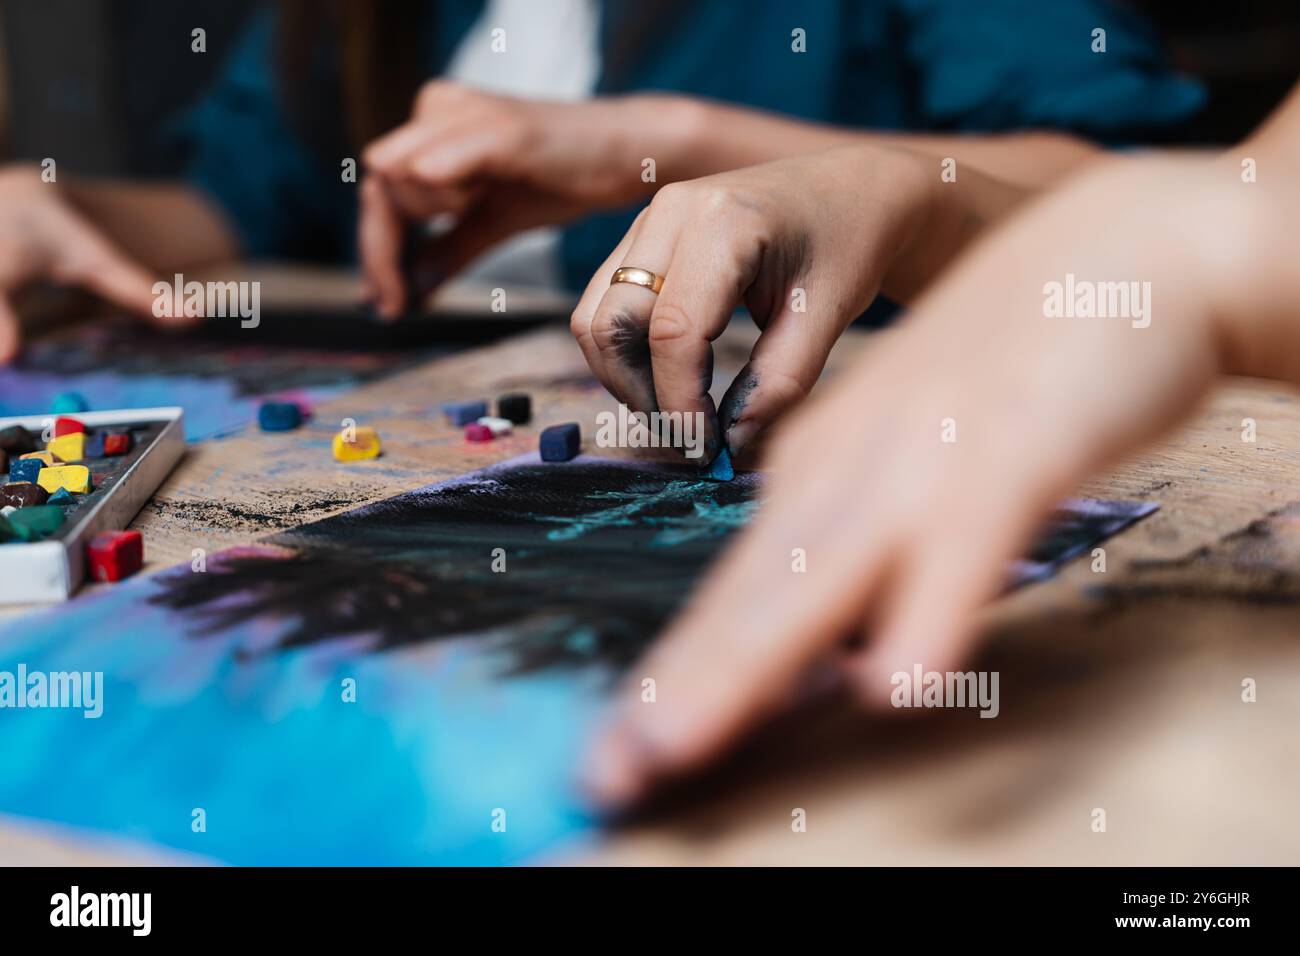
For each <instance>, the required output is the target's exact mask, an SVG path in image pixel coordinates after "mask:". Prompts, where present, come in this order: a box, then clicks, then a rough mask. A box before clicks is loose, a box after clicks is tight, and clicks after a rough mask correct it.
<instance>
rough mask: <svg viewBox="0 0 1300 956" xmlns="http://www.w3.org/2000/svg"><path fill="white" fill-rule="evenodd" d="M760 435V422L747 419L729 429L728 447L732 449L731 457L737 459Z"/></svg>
mask: <svg viewBox="0 0 1300 956" xmlns="http://www.w3.org/2000/svg"><path fill="white" fill-rule="evenodd" d="M757 434H758V422H756V421H752V420H750V419H746V420H744V421H740V422H737V423H736V424H734V425H732V426H731V427H730V428H728V429H727V447H728V448H729V449H731V457H732V458H737V457H739V456H740V453H741V451H743V450H744V448H745V446H746V445H748V444H749V443H750V442H751V441H753V440H754V436H755V435H757Z"/></svg>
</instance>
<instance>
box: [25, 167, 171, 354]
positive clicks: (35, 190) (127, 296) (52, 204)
mask: <svg viewBox="0 0 1300 956" xmlns="http://www.w3.org/2000/svg"><path fill="white" fill-rule="evenodd" d="M42 280H47V281H51V282H58V283H63V284H67V285H72V286H79V287H81V288H83V289H86V290H88V291H90V292H94V293H96V294H98V295H100V296H102V297H103V298H105V299H107V300H108V301H109V302H112V303H114V304H115V305H119V306H121V307H122V308H124V309H127V310H128V311H131V312H134V313H136V314H138V315H142V316H147V317H149V318H151V319H152V318H154V316H153V299H154V296H153V279H152V278H151V277H150V276H149V274H148V273H146V272H145V271H144V269H143V268H142V267H141V266H140V265H139V264H138V263H136V262H134V261H132V260H131V259H130V258H128V257H127V256H126V254H125V253H123V252H122V251H121V250H120V249H119V248H118V247H117V246H116V244H115V243H114V242H113V241H112V240H110V239H108V238H107V237H106V236H105V235H104V234H103V233H102V232H101V231H100V230H99V229H98V228H97V227H96V226H95V225H94V224H93V223H92V222H90V220H88V219H87V218H86V217H85V216H83V215H82V214H81V213H80V212H78V211H77V209H76V208H75V207H74V205H73V204H72V203H70V202H69V201H68V200H67V198H66V196H65V195H64V192H63V190H62V189H61V187H60V186H59V185H58V184H57V183H50V182H43V181H42V179H41V170H40V168H39V167H36V166H27V165H23V166H9V167H6V168H4V169H3V170H0V362H3V361H8V360H9V359H11V358H13V357H14V355H15V354H17V351H18V345H19V339H20V330H19V323H18V317H17V314H16V313H15V312H14V306H13V296H14V295H15V294H16V293H17V292H19V291H20V290H22V289H23V288H25V287H26V286H28V285H31V284H32V283H35V282H39V281H42ZM162 321H167V320H165V319H164V320H162ZM181 321H183V319H182V320H181Z"/></svg>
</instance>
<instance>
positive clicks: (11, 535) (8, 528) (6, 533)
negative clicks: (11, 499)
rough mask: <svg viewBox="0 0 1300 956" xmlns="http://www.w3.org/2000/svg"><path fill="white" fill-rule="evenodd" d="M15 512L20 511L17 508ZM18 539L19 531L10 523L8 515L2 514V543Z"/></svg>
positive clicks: (0, 527)
mask: <svg viewBox="0 0 1300 956" xmlns="http://www.w3.org/2000/svg"><path fill="white" fill-rule="evenodd" d="M13 513H14V514H17V513H18V512H17V510H15V511H14V512H13ZM17 540H18V532H17V531H16V530H14V526H13V525H11V524H10V523H9V518H8V516H7V515H0V544H4V543H5V542H8V541H17Z"/></svg>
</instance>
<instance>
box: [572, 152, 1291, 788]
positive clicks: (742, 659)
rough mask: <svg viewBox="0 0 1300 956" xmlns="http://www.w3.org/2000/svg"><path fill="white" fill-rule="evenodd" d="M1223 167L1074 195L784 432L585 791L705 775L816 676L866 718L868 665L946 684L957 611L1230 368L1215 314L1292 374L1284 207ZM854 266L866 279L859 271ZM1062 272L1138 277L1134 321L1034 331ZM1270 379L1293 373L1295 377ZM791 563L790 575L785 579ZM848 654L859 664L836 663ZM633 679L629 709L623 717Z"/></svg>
mask: <svg viewBox="0 0 1300 956" xmlns="http://www.w3.org/2000/svg"><path fill="white" fill-rule="evenodd" d="M1276 168H1279V169H1280V168H1285V167H1283V166H1279V167H1276ZM1238 172H1239V171H1238V169H1237V168H1236V160H1235V159H1233V160H1232V163H1231V164H1229V165H1226V166H1216V165H1213V164H1208V163H1205V162H1204V161H1201V160H1197V161H1181V162H1174V161H1168V162H1166V161H1151V162H1147V163H1143V164H1141V165H1138V166H1134V167H1131V168H1129V167H1125V168H1122V169H1119V168H1117V169H1113V170H1108V171H1105V172H1102V173H1099V174H1094V175H1090V176H1087V177H1085V179H1084V180H1083V181H1080V182H1078V183H1077V184H1076V185H1073V186H1071V187H1068V188H1067V189H1065V190H1064V191H1062V192H1061V193H1059V194H1057V195H1055V196H1052V197H1050V198H1049V199H1047V200H1046V201H1044V202H1042V203H1040V204H1038V205H1037V206H1035V207H1034V208H1033V209H1032V210H1030V211H1028V212H1026V214H1024V215H1023V216H1021V217H1019V218H1018V219H1017V220H1016V221H1015V222H1014V224H1013V225H1011V226H1009V227H1008V228H1006V229H1004V230H1002V231H1001V232H999V233H998V234H996V235H995V236H994V237H993V238H991V239H989V240H988V241H987V242H985V243H983V244H981V245H980V246H979V247H977V248H976V249H975V250H973V251H972V252H971V254H969V255H968V256H966V257H965V258H964V259H963V260H962V261H961V263H960V264H959V265H957V266H956V267H955V268H954V270H953V271H952V272H951V273H949V274H948V275H947V276H946V277H945V278H944V279H943V280H942V282H941V283H940V284H939V285H938V286H936V287H935V288H934V289H932V290H931V291H930V292H929V293H928V294H927V295H926V296H924V297H923V298H922V299H921V300H920V302H919V303H918V304H917V307H916V308H915V310H914V312H913V313H912V315H911V316H909V318H908V319H907V320H906V321H905V323H904V324H903V327H902V328H900V329H898V330H896V331H891V332H887V333H884V334H883V336H882V340H881V341H878V342H877V343H876V347H875V348H873V349H872V350H871V351H870V352H869V353H868V355H867V356H866V357H865V358H864V360H862V361H861V363H860V364H859V365H858V366H857V367H856V368H855V369H853V370H852V371H850V372H848V373H846V374H845V376H844V378H843V379H842V380H839V381H837V382H836V383H834V385H833V386H832V387H831V389H830V390H829V391H828V392H827V394H825V395H824V396H823V397H821V398H820V400H818V401H816V402H814V403H810V405H809V406H808V407H806V408H805V409H802V410H801V411H799V412H798V413H796V414H795V415H793V416H791V418H790V419H789V420H788V421H787V422H784V423H783V424H782V426H781V430H780V431H779V433H778V434H777V435H776V437H775V439H774V441H773V443H772V446H771V448H770V455H769V457H768V459H767V462H766V466H767V470H768V472H769V474H770V477H769V479H768V481H767V484H766V491H765V501H764V504H763V507H762V509H761V511H760V513H759V515H758V517H757V519H756V520H755V522H754V523H753V525H752V526H751V527H750V528H748V529H747V530H746V531H745V532H744V533H743V534H742V535H741V536H740V537H739V539H738V540H737V541H736V542H735V544H734V546H733V547H732V548H731V549H730V550H729V551H728V553H726V554H725V555H724V557H723V559H722V560H721V561H720V563H719V564H718V565H717V567H716V568H715V570H714V572H713V573H712V574H711V575H710V576H709V577H708V579H707V580H706V581H705V582H704V584H703V586H702V587H701V588H700V590H699V591H698V593H697V594H696V595H695V596H694V598H693V599H692V600H691V602H690V604H689V606H688V607H687V608H686V610H685V612H684V613H683V614H682V615H681V617H680V618H679V619H678V620H677V621H676V622H675V623H674V624H673V625H672V627H671V628H670V629H669V630H668V632H667V633H666V634H665V636H664V637H663V638H662V640H661V641H660V642H659V643H658V644H657V645H656V646H655V648H654V649H653V650H652V651H651V652H650V654H649V656H648V658H647V659H646V660H644V661H642V662H641V663H639V664H638V665H636V666H635V667H634V669H633V672H632V673H631V674H630V675H629V677H630V681H629V684H628V686H627V687H626V688H624V689H623V690H622V691H621V692H620V693H619V694H618V696H617V703H616V707H615V710H616V712H615V715H614V718H613V722H612V724H611V725H610V726H608V727H607V728H606V731H605V733H604V734H603V735H602V738H601V740H600V741H599V742H598V743H597V745H596V746H595V748H594V750H593V752H592V754H591V762H590V766H589V768H588V775H587V780H586V783H587V786H588V788H589V790H590V791H591V793H592V795H593V798H594V799H595V800H596V801H597V802H599V803H603V804H605V805H607V806H618V805H621V804H624V803H627V802H629V801H631V800H634V799H636V798H638V797H640V796H642V795H643V794H644V793H645V792H646V791H647V790H648V789H649V788H650V787H651V786H652V785H653V784H655V783H656V782H657V781H659V780H660V779H662V778H664V777H667V776H671V775H673V774H677V773H680V772H683V771H686V770H690V769H693V768H696V767H698V766H699V765H700V764H702V763H704V762H706V761H708V760H710V759H712V758H714V757H716V756H717V755H718V754H719V753H720V752H721V751H723V750H724V749H725V748H726V747H727V746H729V745H730V744H731V743H732V742H733V741H734V740H735V738H736V737H737V736H738V735H740V734H741V733H742V732H744V731H745V730H746V729H748V728H749V727H751V726H752V725H753V724H754V723H755V722H757V721H759V720H760V719H762V718H764V717H765V716H767V715H769V714H771V713H772V712H773V711H775V710H777V709H780V708H782V707H784V706H787V705H788V703H789V701H790V700H791V699H792V696H793V693H792V692H793V690H794V689H795V687H796V686H797V685H798V683H799V682H800V680H801V678H802V677H803V676H804V675H805V674H806V673H807V671H808V669H809V668H810V667H813V666H820V667H824V666H826V665H827V663H828V662H829V663H830V664H831V665H832V667H834V668H836V669H839V670H841V672H842V673H843V674H844V675H845V676H846V677H847V679H848V680H849V681H850V682H851V684H852V685H854V686H856V687H857V688H858V689H859V690H860V692H861V695H862V697H863V699H864V700H865V701H866V702H867V703H868V704H870V705H872V706H875V707H881V708H885V707H887V702H888V700H889V694H890V691H891V684H890V677H891V675H893V674H894V673H896V672H898V671H906V672H909V673H910V672H911V670H912V668H913V666H914V665H915V664H920V665H921V666H922V667H923V668H924V670H926V671H931V670H934V671H945V670H952V669H955V668H956V666H957V665H958V664H959V663H960V662H961V661H962V660H963V658H965V657H966V656H967V654H968V652H969V651H970V648H971V644H972V641H973V638H974V634H975V620H976V612H977V611H978V609H979V608H980V607H981V606H982V605H983V604H984V603H985V602H987V601H988V600H990V599H991V598H992V597H994V596H995V595H996V594H997V593H999V591H1000V590H1001V588H1002V587H1003V586H1004V584H1005V583H1006V582H1005V579H1004V574H1005V568H1006V565H1007V562H1008V561H1009V560H1010V559H1012V558H1014V557H1016V556H1018V555H1019V554H1020V553H1022V550H1023V549H1024V548H1025V547H1026V546H1027V545H1028V544H1029V543H1030V541H1031V540H1032V537H1033V535H1034V532H1035V531H1036V529H1037V527H1038V526H1039V523H1040V521H1041V520H1042V519H1043V518H1044V516H1045V515H1046V514H1047V513H1048V511H1050V509H1051V507H1052V505H1053V503H1054V502H1056V501H1057V500H1059V498H1060V497H1061V496H1062V495H1064V494H1066V493H1068V492H1069V490H1070V489H1071V488H1072V486H1073V485H1074V484H1075V482H1076V481H1077V480H1078V479H1080V478H1082V477H1083V476H1085V475H1086V474H1088V473H1089V472H1090V471H1092V470H1094V469H1095V468H1097V467H1099V466H1100V465H1102V464H1104V463H1107V462H1110V461H1112V460H1114V459H1115V458H1116V457H1117V456H1119V455H1121V454H1123V453H1125V452H1126V451H1128V450H1130V449H1132V448H1133V447H1134V446H1135V445H1137V444H1138V443H1140V442H1142V441H1144V440H1146V439H1149V438H1150V437H1152V436H1154V435H1156V434H1157V433H1159V432H1160V431H1161V430H1163V429H1165V428H1167V427H1169V426H1170V425H1171V424H1173V423H1174V422H1175V421H1176V420H1177V419H1178V418H1179V417H1180V416H1181V415H1183V414H1184V413H1185V412H1186V410H1187V409H1188V408H1189V407H1191V405H1192V404H1193V403H1194V402H1195V401H1196V399H1197V398H1198V396H1200V395H1201V394H1202V393H1203V392H1204V391H1205V390H1206V389H1207V388H1208V386H1209V385H1210V383H1211V381H1212V380H1213V378H1214V376H1215V374H1216V373H1217V372H1218V371H1220V370H1222V369H1225V368H1226V369H1230V370H1234V371H1241V370H1243V369H1242V367H1241V362H1240V358H1241V356H1244V355H1247V354H1249V353H1250V352H1251V351H1252V344H1251V343H1252V339H1251V338H1250V336H1247V335H1245V334H1243V333H1242V332H1241V329H1240V328H1239V327H1238V324H1237V323H1238V322H1239V321H1240V320H1232V321H1228V320H1226V319H1225V316H1228V315H1230V314H1232V313H1233V308H1232V307H1230V306H1228V305H1225V303H1231V302H1233V301H1234V300H1240V301H1249V302H1251V303H1252V308H1251V309H1250V311H1251V312H1258V313H1259V314H1271V315H1273V316H1277V317H1280V316H1283V315H1286V314H1289V315H1290V316H1291V322H1290V325H1289V332H1287V333H1286V334H1287V335H1289V336H1290V338H1289V342H1290V343H1291V344H1290V346H1286V345H1285V344H1284V343H1283V342H1278V341H1274V342H1273V343H1272V347H1271V348H1260V347H1259V345H1260V343H1259V342H1258V341H1254V342H1253V351H1254V352H1255V353H1258V355H1259V356H1260V358H1259V359H1258V361H1259V363H1260V366H1262V365H1263V364H1264V363H1266V362H1267V361H1268V359H1267V358H1266V357H1265V356H1266V353H1268V352H1272V353H1274V354H1277V353H1282V352H1285V353H1286V354H1289V355H1292V356H1294V355H1295V354H1296V350H1295V348H1294V345H1295V344H1296V342H1297V340H1300V331H1297V329H1296V326H1295V324H1294V315H1295V313H1294V309H1295V308H1296V307H1297V305H1296V303H1298V302H1300V283H1297V282H1295V277H1294V272H1292V271H1290V270H1291V269H1292V267H1293V264H1292V263H1291V262H1290V261H1289V255H1288V254H1286V253H1285V251H1284V250H1286V249H1287V248H1289V245H1288V244H1287V242H1286V240H1285V237H1286V235H1287V230H1288V229H1289V228H1290V227H1289V226H1288V225H1287V222H1288V221H1290V219H1291V218H1292V216H1293V214H1294V211H1297V210H1300V201H1296V197H1297V196H1300V189H1292V191H1291V192H1292V195H1291V201H1290V204H1289V205H1290V208H1291V209H1292V210H1293V212H1292V213H1287V212H1285V211H1283V210H1284V208H1285V207H1282V206H1280V204H1279V203H1278V202H1277V201H1276V200H1277V198H1278V196H1277V195H1273V196H1269V195H1268V194H1266V193H1265V192H1263V191H1262V187H1257V186H1254V185H1252V186H1250V187H1245V186H1243V185H1242V183H1241V181H1240V178H1239V175H1238ZM1280 178H1281V177H1280V176H1279V179H1280ZM1282 188H1285V187H1277V186H1275V187H1274V189H1282ZM851 201H852V200H851V199H849V198H848V197H846V198H845V200H844V205H848V204H849V203H850V202H851ZM826 214H829V213H826ZM765 221H766V220H757V221H755V222H754V223H753V228H754V229H755V230H762V228H763V222H765ZM760 235H761V236H762V237H763V239H767V238H768V236H769V235H770V233H766V232H760ZM842 241H847V240H842ZM763 249H764V251H765V252H766V253H767V255H765V257H764V258H762V259H761V260H759V261H758V262H751V263H750V264H749V266H748V267H747V271H745V272H744V275H745V276H746V277H747V279H748V280H749V281H752V279H753V277H754V276H756V275H757V276H761V274H762V272H763V271H766V270H771V269H776V270H784V269H785V268H786V266H785V262H786V259H787V258H788V257H789V253H788V251H786V250H787V249H788V247H785V246H782V245H780V244H776V245H772V244H765V245H763ZM692 251H693V254H694V255H696V256H699V257H700V258H701V259H706V260H707V262H708V264H710V265H713V266H714V268H718V266H717V265H716V264H715V262H714V260H713V259H710V258H708V256H709V253H708V252H707V251H706V250H704V249H700V248H693V250H692ZM650 254H651V253H650V252H647V253H640V252H638V253H637V257H638V258H640V257H645V256H649V255H650ZM832 254H833V252H832V251H831V250H829V249H823V250H822V251H821V252H820V253H819V256H818V258H816V259H814V260H813V261H814V262H818V261H819V259H820V257H821V256H828V255H832ZM728 255H729V254H728V253H727V252H726V251H725V250H719V251H718V254H717V257H721V258H722V259H723V260H724V263H725V262H730V259H729V258H727V257H728ZM751 256H752V253H751ZM1284 260H1286V261H1284ZM673 261H674V263H676V260H675V259H674V260H673ZM1268 262H1271V263H1273V264H1274V273H1273V278H1272V279H1269V280H1267V281H1266V280H1265V279H1264V278H1263V276H1267V275H1268V273H1267V272H1266V271H1265V272H1261V269H1262V265H1261V264H1262V263H1268ZM760 263H761V264H760ZM638 264H641V263H640V262H639V263H638ZM645 264H647V265H650V266H651V267H653V266H654V264H655V263H654V262H652V261H649V260H647V261H646V262H645ZM659 264H660V265H662V261H660V262H659ZM673 268H676V265H674V266H673ZM722 268H724V269H725V268H726V266H725V265H724V266H723V267H722ZM845 268H847V269H848V271H850V272H851V271H853V269H852V268H851V264H845ZM861 268H862V270H864V271H865V272H866V273H868V274H873V273H874V271H875V267H874V265H873V262H872V260H871V259H869V258H868V259H865V260H863V265H862V267H861ZM683 272H685V274H686V275H687V276H689V277H690V282H691V283H692V286H688V287H687V288H686V289H685V290H682V291H681V292H680V293H679V294H681V295H686V296H699V295H700V294H701V292H700V290H701V289H703V290H709V289H711V288H712V287H713V283H712V282H711V280H710V279H709V278H708V276H707V275H702V274H700V273H699V272H698V271H695V270H681V271H678V272H677V277H678V278H679V279H680V278H681V277H682V274H683ZM735 272H736V273H739V272H740V270H735ZM1067 273H1073V274H1074V275H1075V276H1077V277H1078V278H1079V279H1080V280H1089V281H1098V282H1101V281H1115V282H1129V281H1133V280H1137V281H1139V282H1150V283H1151V286H1150V288H1151V295H1150V299H1149V300H1148V301H1147V306H1148V308H1150V309H1151V311H1149V312H1147V318H1148V319H1149V321H1150V324H1149V325H1148V326H1146V327H1141V325H1142V320H1141V319H1136V318H1135V319H1133V320H1130V319H1129V318H1124V317H1114V318H1083V317H1079V318H1066V317H1048V315H1047V314H1046V312H1045V292H1046V290H1045V288H1044V287H1045V284H1047V283H1050V282H1064V281H1065V277H1066V275H1067ZM727 274H728V275H731V274H733V273H732V272H728V273H727ZM1288 274H1289V275H1290V278H1289V279H1286V278H1285V277H1286V276H1287V275H1288ZM839 281H841V282H844V283H846V284H847V279H841V280H839ZM1287 283H1289V287H1290V288H1291V290H1292V291H1291V297H1290V299H1289V303H1290V304H1289V305H1287V304H1286V302H1285V301H1283V302H1282V303H1280V304H1277V303H1275V302H1270V301H1269V300H1268V299H1266V294H1265V293H1264V292H1262V291H1260V290H1261V289H1267V290H1271V291H1270V292H1269V293H1268V295H1269V296H1271V298H1272V300H1276V299H1277V294H1276V290H1278V289H1279V287H1287ZM869 287H870V285H869V282H868V284H867V285H866V286H863V285H856V286H852V285H850V288H853V289H854V290H856V291H861V290H862V289H863V288H869ZM835 288H837V289H839V288H842V286H835ZM676 301H682V300H681V299H678V300H676ZM687 301H693V302H697V301H698V300H687ZM1254 303H1264V304H1261V305H1259V306H1258V307H1255V306H1254ZM707 314H712V312H708V313H707ZM1261 327H1262V326H1261ZM1278 328H1282V326H1281V325H1279V326H1278ZM1279 334H1281V333H1279ZM683 337H685V336H683ZM673 341H674V342H675V341H676V337H674V339H673ZM1243 343H1246V344H1243ZM1274 367H1278V366H1277V364H1276V362H1275V364H1274ZM1290 369H1291V370H1292V371H1293V372H1295V373H1296V374H1297V375H1300V362H1297V361H1295V360H1294V359H1293V360H1292V361H1291V363H1290ZM1251 370H1253V371H1256V372H1259V371H1260V367H1259V366H1257V367H1254V368H1252V369H1251ZM656 381H657V380H656ZM948 425H950V426H951V428H952V429H953V430H952V431H950V432H948V434H950V435H951V436H952V437H954V438H955V440H954V441H950V442H949V441H945V440H943V438H944V434H945V426H948ZM795 548H802V549H804V550H805V552H806V572H805V573H795V572H794V571H793V570H792V567H793V566H792V552H793V549H795ZM855 636H856V637H861V638H864V639H865V643H864V645H863V649H862V650H859V651H853V652H849V651H847V650H846V649H845V641H846V639H848V638H851V637H855ZM645 677H653V678H654V680H655V681H656V686H657V690H658V695H657V701H656V703H655V704H654V705H653V706H650V705H646V704H644V703H642V702H641V700H640V696H639V695H640V681H641V680H642V679H643V678H645Z"/></svg>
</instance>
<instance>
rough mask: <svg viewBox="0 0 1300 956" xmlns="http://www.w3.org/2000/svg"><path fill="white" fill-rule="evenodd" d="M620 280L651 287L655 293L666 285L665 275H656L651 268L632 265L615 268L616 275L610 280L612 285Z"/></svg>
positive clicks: (646, 287) (644, 287) (645, 287)
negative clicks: (637, 267) (638, 267)
mask: <svg viewBox="0 0 1300 956" xmlns="http://www.w3.org/2000/svg"><path fill="white" fill-rule="evenodd" d="M620 282H630V283H632V285H639V286H641V287H642V288H643V289H649V290H650V291H651V292H653V293H655V295H658V294H659V290H660V289H662V288H663V287H664V277H663V276H661V275H655V273H653V272H651V271H650V270H649V269H635V268H633V267H631V266H624V267H623V268H621V269H615V270H614V277H613V278H612V279H610V280H609V284H610V285H617V284H618V283H620Z"/></svg>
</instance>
